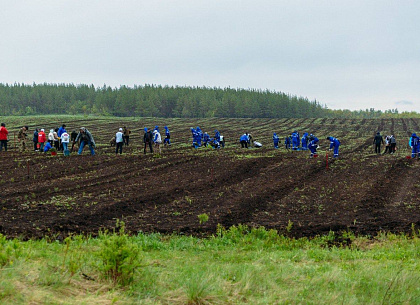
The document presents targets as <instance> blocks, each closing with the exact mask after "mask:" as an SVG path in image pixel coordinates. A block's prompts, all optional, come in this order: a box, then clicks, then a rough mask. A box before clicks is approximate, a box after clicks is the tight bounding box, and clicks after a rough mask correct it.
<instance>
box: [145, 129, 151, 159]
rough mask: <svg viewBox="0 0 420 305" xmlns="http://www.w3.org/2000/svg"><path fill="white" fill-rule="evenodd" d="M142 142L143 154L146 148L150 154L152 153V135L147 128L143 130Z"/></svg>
mask: <svg viewBox="0 0 420 305" xmlns="http://www.w3.org/2000/svg"><path fill="white" fill-rule="evenodd" d="M143 142H144V154H146V148H147V146H149V148H150V152H151V153H153V147H152V142H153V134H152V131H151V130H150V129H147V127H146V128H144V137H143Z"/></svg>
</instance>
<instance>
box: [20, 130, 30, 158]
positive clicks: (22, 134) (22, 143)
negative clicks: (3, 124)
mask: <svg viewBox="0 0 420 305" xmlns="http://www.w3.org/2000/svg"><path fill="white" fill-rule="evenodd" d="M28 129H29V128H28V126H23V127H22V128H21V129H20V130H19V133H18V142H19V143H20V151H21V152H24V151H25V150H26V140H27V137H28V134H27V131H28Z"/></svg>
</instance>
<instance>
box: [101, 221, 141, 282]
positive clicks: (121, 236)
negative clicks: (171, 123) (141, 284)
mask: <svg viewBox="0 0 420 305" xmlns="http://www.w3.org/2000/svg"><path fill="white" fill-rule="evenodd" d="M118 227H119V231H117V232H116V231H115V229H114V231H113V233H109V232H107V231H105V232H102V233H100V236H99V238H100V240H101V244H100V250H99V253H98V255H99V258H100V265H99V271H100V273H101V275H102V276H103V278H105V279H107V280H111V281H112V282H113V283H114V284H115V285H116V284H120V285H123V286H125V285H129V284H131V283H132V282H133V279H134V274H135V272H136V270H137V269H138V267H139V265H140V262H139V257H140V251H141V249H140V247H139V246H138V244H137V243H135V242H134V240H133V239H132V238H130V237H129V235H128V234H127V233H126V232H125V224H124V222H117V228H118Z"/></svg>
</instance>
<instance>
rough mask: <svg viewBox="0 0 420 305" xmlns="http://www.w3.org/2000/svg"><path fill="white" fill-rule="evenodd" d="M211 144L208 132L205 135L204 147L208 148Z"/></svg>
mask: <svg viewBox="0 0 420 305" xmlns="http://www.w3.org/2000/svg"><path fill="white" fill-rule="evenodd" d="M209 142H210V136H209V134H208V133H207V132H205V133H204V134H203V145H204V146H205V147H207V144H208V143H209Z"/></svg>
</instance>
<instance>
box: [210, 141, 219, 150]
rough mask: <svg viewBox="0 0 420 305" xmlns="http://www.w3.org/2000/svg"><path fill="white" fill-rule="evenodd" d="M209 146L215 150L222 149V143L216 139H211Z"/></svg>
mask: <svg viewBox="0 0 420 305" xmlns="http://www.w3.org/2000/svg"><path fill="white" fill-rule="evenodd" d="M209 144H210V146H211V147H212V148H214V149H220V142H219V141H217V139H216V138H211V139H210V140H209Z"/></svg>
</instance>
